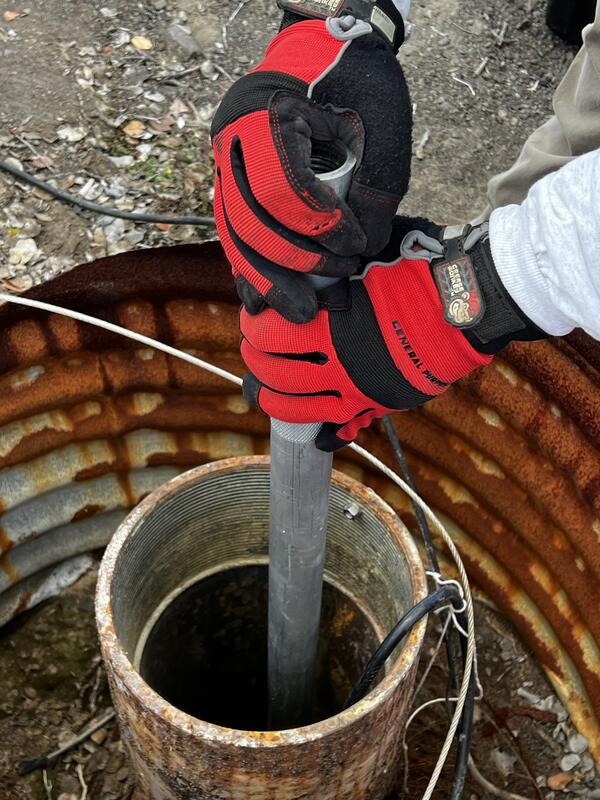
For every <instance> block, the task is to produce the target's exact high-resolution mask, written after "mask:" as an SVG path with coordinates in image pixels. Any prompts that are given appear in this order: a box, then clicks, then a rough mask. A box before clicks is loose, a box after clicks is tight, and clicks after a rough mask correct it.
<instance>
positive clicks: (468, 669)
mask: <svg viewBox="0 0 600 800" xmlns="http://www.w3.org/2000/svg"><path fill="white" fill-rule="evenodd" d="M1 300H4V301H5V302H7V303H15V304H16V305H22V306H28V307H30V308H37V309H40V310H42V311H49V312H50V313H53V314H62V315H63V316H65V317H70V318H71V319H75V320H78V321H80V322H86V323H88V324H90V325H95V326H96V327H98V328H104V329H105V330H107V331H110V332H111V333H118V334H121V335H122V336H125V337H126V338H128V339H133V340H134V341H137V342H140V343H141V344H145V345H147V346H148V347H154V348H155V349H156V350H161V351H162V352H163V353H167V354H168V355H171V356H174V357H175V358H181V359H182V360H183V361H187V362H188V363H190V364H194V365H195V366H197V367H200V368H201V369H204V370H207V371H208V372H212V373H213V374H214V375H218V376H219V377H221V378H225V380H228V381H231V382H232V383H235V384H236V385H237V386H241V385H242V379H241V378H238V376H237V375H234V374H233V373H231V372H227V371H226V370H224V369H221V368H220V367H216V366H215V365H214V364H211V363H209V362H208V361H204V360H202V359H200V358H196V357H195V356H192V355H191V354H190V353H186V352H185V351H184V350H178V349H177V348H176V347H171V346H170V345H168V344H164V343H163V342H159V341H157V340H156V339H152V338H151V337H150V336H144V335H143V334H141V333H136V332H135V331H130V330H128V329H127V328H123V327H121V326H120V325H114V324H113V323H112V322H106V321H105V320H102V319H98V318H97V317H92V316H90V315H89V314H83V313H81V312H80V311H73V310H71V309H69V308H63V307H62V306H57V305H54V304H52V303H43V302H41V301H40V300H30V299H29V298H26V297H20V296H17V295H12V294H7V293H0V301H1ZM349 447H350V448H351V449H352V450H354V452H355V453H358V455H360V456H362V458H364V459H365V460H366V461H368V462H369V463H370V464H372V466H374V467H376V468H377V469H378V470H380V471H381V472H382V473H383V474H384V475H385V476H386V477H387V478H389V479H390V480H391V481H393V482H394V483H395V484H396V485H397V486H399V487H400V488H401V489H402V490H403V491H404V492H405V493H406V494H407V495H408V496H409V497H410V498H411V500H412V501H413V502H414V503H416V504H417V505H418V506H419V507H420V508H421V509H422V511H423V513H424V514H425V516H426V517H428V518H429V520H430V521H431V522H432V523H433V524H434V526H435V527H436V528H437V530H438V531H439V533H440V536H441V537H442V539H443V540H444V542H445V543H446V546H447V547H448V550H449V551H450V554H451V556H452V559H453V560H454V562H455V564H456V567H457V569H458V574H459V577H460V583H461V586H462V590H463V595H464V599H465V603H466V613H467V622H468V626H467V627H468V632H467V634H466V635H467V658H466V661H465V669H464V673H463V679H462V684H461V687H460V692H459V695H458V697H457V698H449V700H450V701H451V702H456V709H455V711H454V715H453V717H452V720H451V722H450V727H449V728H448V732H447V734H446V739H445V740H444V745H443V747H442V750H441V752H440V756H439V759H438V761H437V764H436V765H435V767H434V770H433V773H432V775H431V778H430V780H429V784H428V785H427V789H426V790H425V793H424V795H423V797H422V800H431V796H432V794H433V792H434V790H435V787H436V785H437V782H438V780H439V777H440V773H441V771H442V769H443V767H444V764H445V763H446V759H447V758H448V753H449V752H450V748H451V746H452V741H453V739H454V736H455V734H456V731H457V728H458V725H459V723H460V718H461V716H462V711H463V708H464V705H465V700H466V697H467V691H468V688H469V681H470V679H471V673H472V671H473V662H474V659H475V621H474V616H473V600H472V597H471V591H470V588H469V579H468V577H467V573H466V570H465V568H464V565H463V563H462V559H461V557H460V555H459V553H458V550H457V549H456V547H455V545H454V542H453V541H452V538H451V537H450V534H449V533H448V532H447V531H446V529H445V528H444V526H443V524H442V522H441V521H440V520H439V519H438V518H437V516H436V515H435V514H434V512H433V511H432V510H431V509H430V508H429V506H428V505H427V503H426V502H425V501H424V500H422V499H421V498H420V497H419V495H418V494H417V493H416V492H415V491H413V489H411V487H410V486H409V485H408V484H407V483H406V482H405V481H403V480H402V478H401V477H400V476H399V475H397V474H396V473H395V472H394V471H393V470H391V469H390V468H389V467H388V466H387V465H386V464H384V463H383V461H380V460H379V459H378V458H376V456H374V455H373V454H372V453H369V451H368V450H365V449H364V448H363V447H360V445H357V444H355V443H352V444H350V445H349ZM442 700H445V698H440V702H441V701H442ZM433 702H438V701H429V703H426V704H424V705H423V706H421V708H425V707H426V706H427V705H431V703H433ZM421 708H419V709H417V710H416V711H415V712H413V714H412V715H411V717H410V718H409V721H408V723H407V726H408V725H409V724H410V722H411V721H412V720H413V719H414V717H415V716H416V714H417V713H418V712H419V711H420V710H421Z"/></svg>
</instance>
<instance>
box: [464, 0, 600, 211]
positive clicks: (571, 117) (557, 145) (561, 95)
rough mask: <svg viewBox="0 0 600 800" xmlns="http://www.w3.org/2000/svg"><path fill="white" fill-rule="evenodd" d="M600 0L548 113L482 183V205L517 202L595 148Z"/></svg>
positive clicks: (599, 132)
mask: <svg viewBox="0 0 600 800" xmlns="http://www.w3.org/2000/svg"><path fill="white" fill-rule="evenodd" d="M599 81H600V3H599V4H598V6H597V10H596V19H595V20H594V22H593V23H592V24H591V25H588V26H587V27H586V28H585V29H584V31H583V47H582V48H581V50H580V51H579V53H578V54H577V56H576V57H575V59H574V60H573V62H572V64H571V66H570V67H569V69H568V70H567V72H566V73H565V75H564V77H563V79H562V80H561V82H560V84H559V85H558V87H557V89H556V91H555V93H554V97H553V98H552V107H553V111H554V116H552V117H550V119H548V120H547V121H546V122H545V123H544V124H543V125H542V126H540V127H539V128H538V129H537V130H536V131H534V132H533V133H532V134H531V136H530V137H529V139H527V141H526V142H525V144H524V145H523V149H522V150H521V153H520V155H519V157H518V159H517V161H516V162H515V163H514V164H513V165H512V167H510V168H509V169H507V170H506V171H505V172H502V173H500V174H499V175H495V176H494V177H493V178H491V179H490V181H489V183H488V190H487V194H488V200H489V204H488V207H487V209H486V210H485V211H484V212H483V213H482V214H481V215H480V216H479V217H478V219H477V222H482V221H483V220H485V219H487V218H488V217H489V215H490V213H491V211H492V209H494V208H500V207H502V206H506V205H509V204H511V203H521V202H522V201H523V200H524V199H525V197H526V195H527V192H528V191H529V189H530V188H531V186H533V184H534V183H535V182H536V181H538V180H539V179H540V178H542V177H544V175H548V174H549V173H551V172H555V171H556V170H557V169H560V167H562V166H564V165H565V164H567V163H568V162H569V161H571V160H572V159H573V158H576V157H577V156H579V155H582V154H583V153H588V152H589V151H591V150H595V149H596V148H598V147H600V92H599V91H598V82H599Z"/></svg>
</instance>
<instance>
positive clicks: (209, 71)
mask: <svg viewBox="0 0 600 800" xmlns="http://www.w3.org/2000/svg"><path fill="white" fill-rule="evenodd" d="M200 72H201V74H202V75H203V76H204V77H205V78H213V77H214V75H215V74H216V72H217V71H216V69H215V67H214V64H213V63H212V61H209V59H208V58H207V59H206V61H203V62H202V64H200Z"/></svg>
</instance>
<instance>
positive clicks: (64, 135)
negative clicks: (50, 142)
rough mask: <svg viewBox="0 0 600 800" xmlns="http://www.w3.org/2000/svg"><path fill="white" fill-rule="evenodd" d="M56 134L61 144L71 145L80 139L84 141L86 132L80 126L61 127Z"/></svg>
mask: <svg viewBox="0 0 600 800" xmlns="http://www.w3.org/2000/svg"><path fill="white" fill-rule="evenodd" d="M56 134H57V136H58V138H59V139H61V140H62V141H63V142H70V143H71V144H73V143H74V142H80V141H81V140H82V139H85V137H86V136H87V131H86V130H85V128H82V127H81V126H76V125H61V127H60V128H59V129H58V130H57V131H56Z"/></svg>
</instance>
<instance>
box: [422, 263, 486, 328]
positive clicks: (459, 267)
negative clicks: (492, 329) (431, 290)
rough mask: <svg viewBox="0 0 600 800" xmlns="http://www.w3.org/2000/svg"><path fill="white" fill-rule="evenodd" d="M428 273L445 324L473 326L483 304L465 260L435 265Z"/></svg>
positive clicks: (459, 326)
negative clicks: (431, 278)
mask: <svg viewBox="0 0 600 800" xmlns="http://www.w3.org/2000/svg"><path fill="white" fill-rule="evenodd" d="M432 272H433V277H434V279H435V283H436V286H437V289H438V292H439V295H440V299H441V301H442V307H443V309H444V319H445V320H446V322H449V323H450V325H453V326H454V327H455V328H470V327H472V326H473V325H476V324H477V323H478V322H479V320H480V319H481V317H482V316H483V313H484V311H485V302H484V300H483V297H482V295H481V289H480V288H479V283H478V282H477V276H476V275H475V270H474V269H473V264H472V262H471V259H470V258H469V256H462V257H461V258H455V259H452V260H451V261H442V262H440V263H438V264H435V265H434V266H433V269H432Z"/></svg>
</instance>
